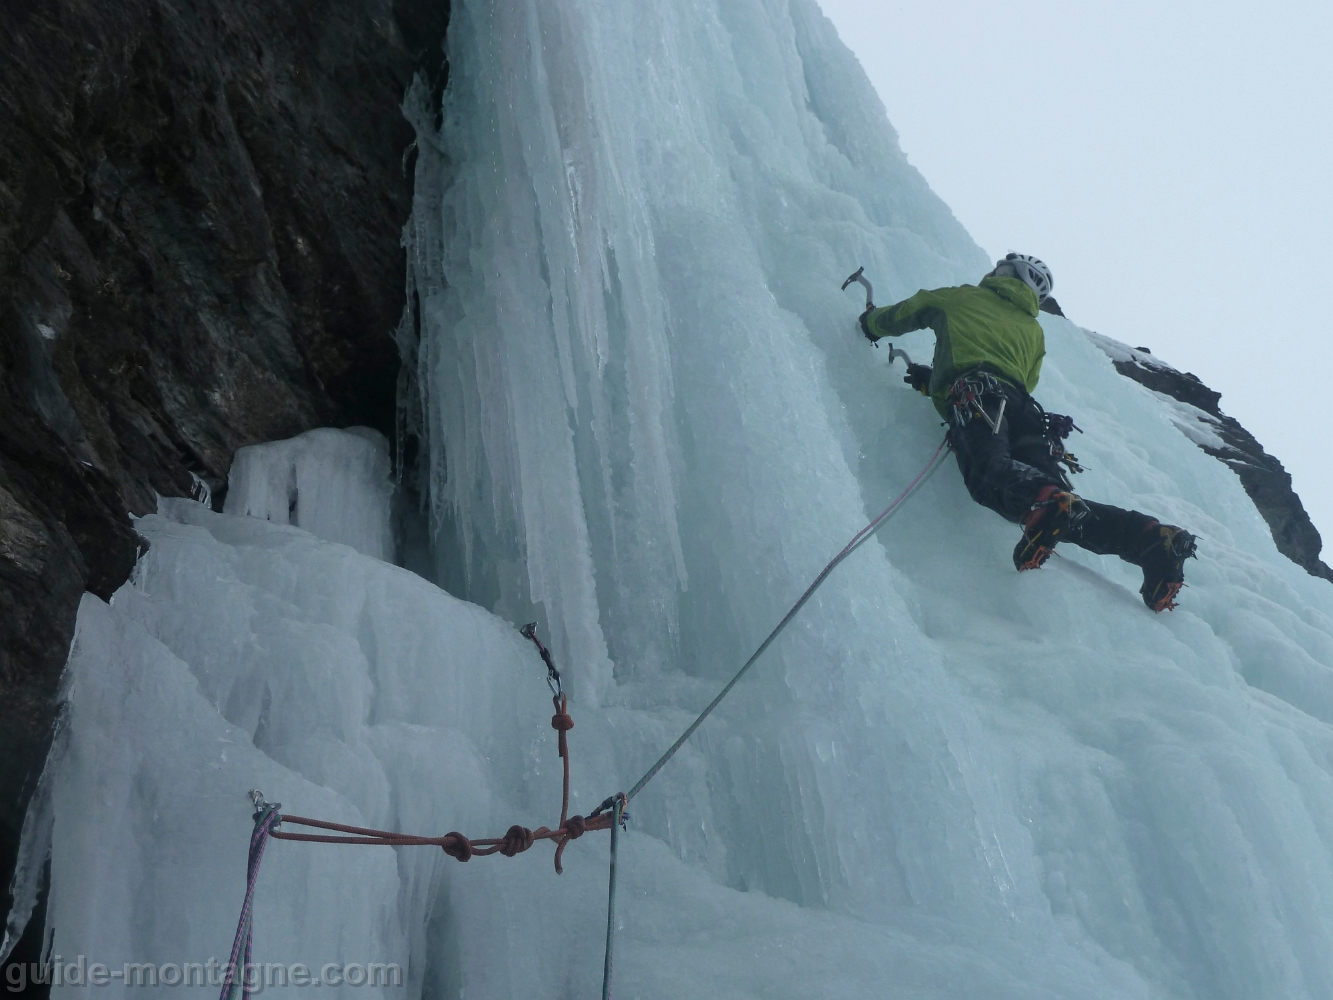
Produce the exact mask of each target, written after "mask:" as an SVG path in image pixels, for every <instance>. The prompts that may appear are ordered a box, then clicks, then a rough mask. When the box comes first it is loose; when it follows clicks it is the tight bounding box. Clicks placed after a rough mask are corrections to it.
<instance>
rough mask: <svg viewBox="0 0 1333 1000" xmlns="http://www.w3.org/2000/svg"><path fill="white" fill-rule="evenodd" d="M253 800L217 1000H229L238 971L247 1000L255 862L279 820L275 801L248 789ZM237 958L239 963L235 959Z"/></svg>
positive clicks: (256, 876)
mask: <svg viewBox="0 0 1333 1000" xmlns="http://www.w3.org/2000/svg"><path fill="white" fill-rule="evenodd" d="M250 795H251V797H252V798H254V803H255V829H254V832H253V833H251V834H250V858H249V863H248V864H247V866H246V877H245V902H244V903H242V904H241V919H240V922H239V923H238V924H237V925H236V939H235V940H234V941H233V942H232V945H231V961H230V962H228V963H227V974H226V976H224V977H223V980H222V994H221V996H220V997H219V998H218V1000H231V996H232V991H233V988H234V987H235V985H236V984H235V978H236V975H237V973H238V972H239V973H240V978H241V981H240V986H241V1000H250V985H251V984H250V977H249V976H248V975H247V974H246V973H247V970H249V969H250V968H252V967H253V965H252V963H251V961H250V946H251V944H252V943H253V939H254V926H253V922H252V920H251V918H252V916H253V913H252V907H253V904H254V898H255V882H256V881H257V880H258V879H259V862H260V861H262V860H263V858H264V846H265V845H266V844H267V843H268V838H269V837H271V836H273V828H274V827H275V826H277V825H278V823H280V822H281V821H282V816H281V815H280V814H279V813H278V806H279V803H277V802H272V803H268V802H265V801H264V797H263V796H262V795H259V794H258V793H257V792H251V793H250ZM238 959H240V960H241V961H240V964H238V963H237V960H238Z"/></svg>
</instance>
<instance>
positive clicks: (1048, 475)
mask: <svg viewBox="0 0 1333 1000" xmlns="http://www.w3.org/2000/svg"><path fill="white" fill-rule="evenodd" d="M1051 286H1052V281H1051V272H1050V269H1049V268H1048V267H1047V266H1046V265H1045V264H1043V263H1042V262H1041V261H1039V260H1037V258H1035V257H1030V256H1027V255H1026V254H1017V253H1011V254H1009V255H1008V256H1006V257H1005V259H1004V260H1002V261H999V262H997V263H996V265H995V269H994V270H992V271H991V272H990V273H989V274H987V275H986V276H985V277H984V278H982V279H981V282H980V284H977V285H961V286H959V287H957V288H937V289H935V290H933V291H924V290H923V291H920V292H917V293H916V294H915V295H913V296H912V297H911V298H909V299H905V300H903V301H902V302H899V303H897V304H896V305H891V306H887V307H885V308H882V309H873V308H872V309H867V310H866V311H865V312H864V313H862V314H861V329H862V331H863V332H864V333H865V335H866V337H868V338H869V339H870V341H871V342H872V343H873V342H874V341H877V340H879V339H880V338H881V337H897V336H899V335H901V334H904V333H907V332H908V331H910V330H920V329H923V328H925V327H929V328H930V329H932V330H934V331H935V357H934V363H933V365H909V366H908V370H907V377H906V378H904V379H903V381H904V382H906V383H907V384H908V385H910V386H912V387H913V388H914V389H917V390H918V391H920V392H921V393H922V394H923V395H928V396H930V398H931V399H932V400H934V402H935V408H936V409H937V410H939V411H940V414H941V415H942V416H943V417H944V419H945V420H946V421H947V422H948V426H949V443H950V445H951V446H952V448H953V451H954V454H955V455H956V456H957V457H958V468H959V470H960V471H961V472H962V474H963V482H965V483H966V484H967V491H968V492H969V493H970V494H971V495H972V499H973V500H975V501H976V502H977V503H979V504H981V505H982V506H983V507H989V508H990V509H991V510H993V511H995V512H996V513H998V514H999V515H1000V516H1001V517H1004V518H1005V519H1007V520H1009V521H1013V522H1015V523H1016V524H1021V525H1022V526H1023V537H1022V538H1021V539H1019V541H1018V545H1017V546H1015V547H1014V567H1015V568H1016V569H1018V570H1019V571H1022V570H1029V569H1037V568H1039V567H1040V566H1041V565H1042V564H1043V563H1045V562H1046V560H1047V559H1049V558H1050V555H1051V553H1052V552H1053V551H1054V550H1055V546H1056V544H1057V543H1059V542H1073V543H1074V544H1075V545H1079V546H1082V547H1083V548H1085V549H1087V550H1088V551H1090V552H1096V553H1098V554H1099V555H1117V556H1119V557H1120V558H1121V559H1123V560H1125V561H1126V562H1129V563H1133V564H1134V565H1135V566H1138V567H1140V568H1141V569H1142V570H1143V587H1142V588H1141V589H1140V591H1139V593H1141V594H1142V595H1143V601H1144V603H1145V604H1147V605H1148V607H1150V608H1152V610H1154V611H1166V610H1170V609H1171V608H1174V607H1175V606H1176V602H1175V598H1176V595H1177V594H1178V593H1179V591H1180V588H1181V586H1182V585H1183V583H1184V579H1185V574H1184V563H1185V560H1186V559H1188V558H1189V557H1190V556H1192V555H1194V546H1195V538H1194V536H1193V535H1192V534H1190V533H1189V532H1188V531H1186V530H1184V529H1183V528H1177V527H1175V526H1174V525H1170V524H1162V523H1161V522H1160V521H1158V520H1157V519H1156V518H1152V517H1149V516H1148V515H1147V514H1141V513H1139V512H1138V511H1136V510H1122V509H1121V508H1119V507H1112V506H1110V505H1109V504H1101V503H1094V502H1093V501H1091V500H1084V499H1083V498H1081V497H1079V496H1078V495H1077V494H1075V493H1074V492H1073V491H1072V485H1071V484H1070V482H1069V477H1068V475H1067V474H1066V471H1065V469H1066V467H1067V468H1068V469H1069V471H1071V472H1078V471H1080V470H1079V467H1078V464H1077V462H1076V461H1075V459H1074V457H1073V456H1072V455H1070V454H1069V453H1068V452H1066V451H1065V448H1064V439H1065V438H1066V437H1068V436H1069V433H1070V431H1071V430H1073V429H1074V422H1073V420H1072V419H1070V418H1069V417H1067V416H1063V415H1061V414H1058V413H1047V412H1046V411H1045V410H1043V409H1042V407H1041V405H1040V404H1039V403H1038V402H1037V401H1036V400H1035V399H1033V398H1032V396H1031V395H1030V393H1031V392H1032V390H1033V389H1035V388H1036V387H1037V379H1038V377H1039V376H1040V374H1041V359H1042V357H1043V356H1044V355H1045V354H1046V340H1045V337H1044V335H1043V333H1042V329H1041V325H1040V324H1039V323H1038V322H1037V313H1038V311H1039V310H1040V307H1041V303H1042V302H1044V301H1045V300H1046V298H1047V297H1048V296H1049V295H1050V294H1051ZM1062 466H1063V467H1062Z"/></svg>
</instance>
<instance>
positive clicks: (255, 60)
mask: <svg viewBox="0 0 1333 1000" xmlns="http://www.w3.org/2000/svg"><path fill="white" fill-rule="evenodd" d="M448 16H449V6H448V0H287V2H284V3H259V2H254V0H250V2H246V0H4V3H2V4H0V878H3V879H4V887H6V888H7V886H8V882H9V877H10V872H11V871H12V867H13V861H14V854H15V849H16V845H17V837H18V833H19V827H20V824H21V822H22V817H23V813H24V809H25V807H26V802H27V798H28V796H29V794H30V792H31V788H32V784H33V782H34V780H35V778H36V776H37V774H38V771H39V770H40V768H41V765H42V761H43V759H44V757H45V754H46V751H47V747H48V746H49V742H50V732H51V726H52V722H53V718H54V711H55V702H54V695H55V692H56V685H57V682H58V678H59V675H60V671H61V669H62V667H63V665H64V662H65V658H66V655H67V652H68V648H69V642H70V638H71V636H72V632H73V627H74V618H75V612H76V609H77V606H78V601H79V596H80V594H81V593H82V592H83V591H84V590H85V589H88V590H91V591H93V592H94V593H96V594H98V595H99V596H102V597H106V596H108V595H109V594H110V593H111V592H112V591H113V590H115V588H116V587H117V586H119V585H120V584H121V583H122V582H123V581H124V580H125V578H126V576H127V575H128V573H129V572H130V570H131V568H132V567H133V564H134V559H135V556H136V550H137V546H138V544H139V543H138V539H137V536H136V535H135V534H134V531H133V529H132V527H131V523H130V521H129V518H128V517H127V512H133V513H136V514H141V513H145V512H148V511H150V510H152V509H153V508H154V505H155V494H157V493H161V494H165V495H177V496H179V495H188V494H190V493H191V491H192V490H194V491H196V493H197V486H196V482H197V481H196V477H198V481H202V482H203V483H205V484H206V485H207V486H209V487H211V488H212V489H213V490H214V492H215V496H216V495H217V493H218V492H220V491H221V489H222V488H223V487H224V483H225V476H226V472H227V469H228V466H229V465H230V462H231V455H232V453H233V452H234V451H235V449H236V448H238V447H240V446H242V445H246V444H251V443H254V442H257V441H264V440H269V439H273V438H280V437H287V436H290V435H292V434H296V433H299V432H301V431H303V430H306V429H308V428H310V427H314V426H320V425H332V426H348V425H353V424H366V425H369V426H372V427H377V428H379V429H380V430H382V431H383V432H385V433H386V434H387V435H389V436H390V438H392V429H393V407H394V394H395V385H396V379H397V373H398V358H397V354H396V350H395V347H394V343H393V339H392V331H393V328H394V327H395V325H396V324H397V321H398V318H399V315H400V313H401V310H402V305H403V286H404V261H403V254H402V250H401V248H400V246H399V236H400V232H401V228H402V225H403V223H404V222H405V221H406V219H407V216H408V213H409V211H410V207H411V191H410V170H406V169H405V163H404V157H405V155H406V154H407V151H408V147H409V145H410V143H411V142H412V138H413V135H412V130H411V128H410V127H409V126H408V124H407V123H406V121H405V120H404V119H403V117H402V115H401V114H400V112H399V109H398V106H399V103H400V102H401V100H402V97H403V93H404V91H405V89H406V87H407V85H408V84H409V82H410V81H411V78H412V75H413V73H414V72H416V71H418V70H420V71H424V72H425V73H426V74H427V75H428V77H429V78H430V79H431V81H432V83H433V84H434V85H435V87H436V89H437V90H438V88H440V87H442V86H443V82H444V79H445V73H446V71H447V67H446V65H445V63H444V59H443V48H442V42H443V37H444V31H445V27H446V24H447V21H448ZM0 906H3V907H4V908H5V910H7V900H6V899H3V898H0Z"/></svg>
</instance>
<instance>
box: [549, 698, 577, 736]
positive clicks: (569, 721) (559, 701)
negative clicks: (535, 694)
mask: <svg viewBox="0 0 1333 1000" xmlns="http://www.w3.org/2000/svg"><path fill="white" fill-rule="evenodd" d="M551 701H553V702H555V715H553V716H551V728H552V729H554V730H556V731H557V732H561V733H567V732H569V731H570V730H571V729H573V728H574V717H573V716H571V715H570V714H569V712H568V711H567V708H568V699H567V698H566V696H565V695H563V694H562V695H558V696H557V697H555V698H552V699H551Z"/></svg>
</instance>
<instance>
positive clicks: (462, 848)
mask: <svg viewBox="0 0 1333 1000" xmlns="http://www.w3.org/2000/svg"><path fill="white" fill-rule="evenodd" d="M551 701H552V703H553V704H554V705H555V715H554V716H552V717H551V728H552V729H554V730H555V731H556V732H557V733H558V734H559V746H560V757H561V760H562V761H563V762H564V787H563V790H562V792H561V796H560V823H559V824H558V825H557V826H556V827H555V829H551V828H550V827H545V826H541V827H538V828H537V829H535V830H529V829H528V828H527V827H525V826H519V825H517V824H515V825H514V826H511V827H510V828H509V829H508V830H506V831H505V835H504V836H503V837H485V838H482V839H479V840H469V839H468V838H467V837H465V836H463V834H461V833H458V832H457V831H454V832H451V833H446V834H445V835H444V836H442V837H418V836H416V835H414V834H410V833H396V832H394V831H393V830H376V829H374V828H372V827H366V826H349V825H348V824H346V823H332V822H330V821H329V820H324V819H311V818H309V817H308V816H282V817H280V818H279V819H278V820H277V822H276V823H275V824H274V827H275V828H274V829H273V830H271V832H270V833H269V836H271V837H273V838H274V839H275V840H298V841H303V842H305V843H309V844H365V845H367V846H370V847H439V848H441V849H442V850H443V851H444V853H445V854H447V855H449V857H451V858H457V859H458V860H459V861H467V860H468V859H469V858H474V857H483V858H484V857H487V856H489V855H491V854H503V855H504V856H505V857H507V858H512V857H513V856H514V855H516V854H522V853H523V852H524V851H526V850H527V849H528V848H530V847H531V846H532V845H533V844H534V843H535V842H536V841H538V840H550V841H552V842H553V843H554V844H555V870H556V873H557V874H561V873H563V872H564V868H563V867H562V866H561V863H560V862H561V857H562V856H563V855H564V852H565V845H566V844H568V843H569V842H570V841H571V840H578V839H579V838H580V837H582V836H583V835H584V834H585V833H587V832H588V831H590V830H609V829H610V828H611V822H612V820H611V816H612V813H610V812H602V811H599V812H597V813H594V814H593V815H591V816H579V815H574V816H571V815H569V739H568V736H567V734H568V732H569V731H570V730H571V729H573V728H574V720H573V718H571V717H570V714H569V702H568V699H567V698H566V696H565V695H564V694H557V695H556V696H555V697H554V698H552V699H551ZM278 823H281V824H284V825H286V824H293V825H295V826H308V827H311V828H312V829H316V830H332V831H334V833H338V834H345V836H331V835H329V834H323V833H287V832H285V831H284V830H279V829H276V826H277V824H278Z"/></svg>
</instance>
